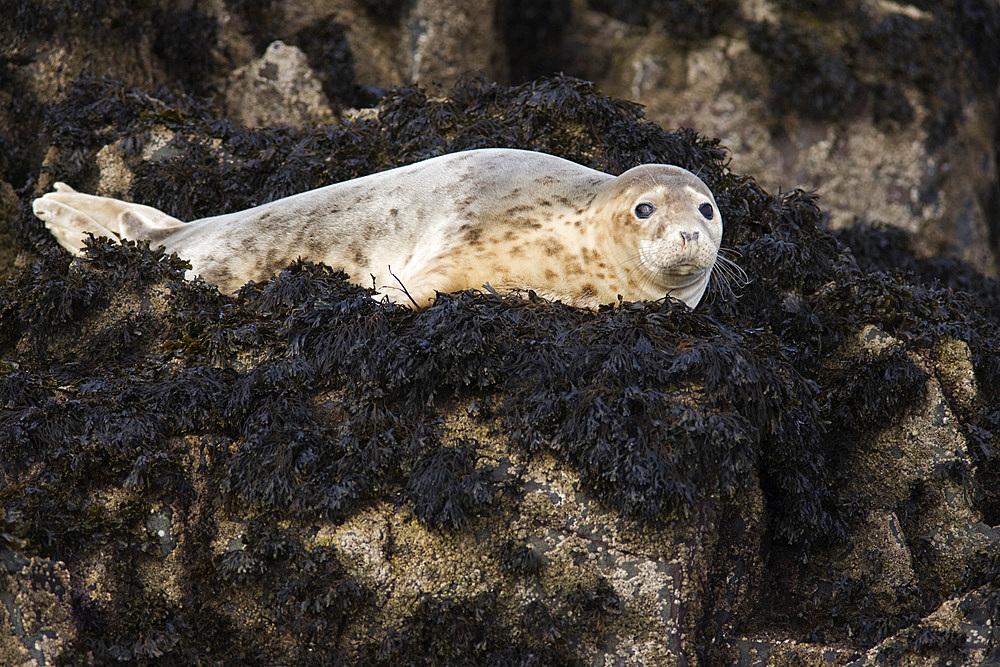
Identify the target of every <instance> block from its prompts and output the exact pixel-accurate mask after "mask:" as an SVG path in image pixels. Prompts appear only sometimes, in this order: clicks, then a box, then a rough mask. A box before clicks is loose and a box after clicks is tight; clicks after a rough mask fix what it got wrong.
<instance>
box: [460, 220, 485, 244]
mask: <svg viewBox="0 0 1000 667" xmlns="http://www.w3.org/2000/svg"><path fill="white" fill-rule="evenodd" d="M462 230H465V234H463V235H462V239H463V240H464V241H465V242H466V243H468V244H469V245H479V244H480V243H481V241H480V237H481V236H482V235H483V230H482V228H480V227H471V228H470V225H462V226H461V227H459V231H462Z"/></svg>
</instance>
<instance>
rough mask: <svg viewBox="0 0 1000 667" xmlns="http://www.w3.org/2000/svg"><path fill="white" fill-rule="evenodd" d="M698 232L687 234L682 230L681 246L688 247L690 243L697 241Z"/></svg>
mask: <svg viewBox="0 0 1000 667" xmlns="http://www.w3.org/2000/svg"><path fill="white" fill-rule="evenodd" d="M697 240H698V232H696V231H695V232H685V231H684V230H681V245H687V243H688V241H697Z"/></svg>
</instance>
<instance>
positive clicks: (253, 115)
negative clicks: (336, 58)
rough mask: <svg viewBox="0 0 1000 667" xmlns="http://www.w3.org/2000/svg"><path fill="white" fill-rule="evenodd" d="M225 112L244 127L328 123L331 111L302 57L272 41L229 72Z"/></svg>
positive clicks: (321, 89) (296, 50) (290, 47)
mask: <svg viewBox="0 0 1000 667" xmlns="http://www.w3.org/2000/svg"><path fill="white" fill-rule="evenodd" d="M226 112H227V113H228V115H229V117H230V118H232V119H233V120H235V121H238V122H241V123H243V124H244V125H246V126H247V127H264V126H279V125H311V124H322V123H332V122H333V121H334V119H335V118H334V115H333V111H332V110H331V109H330V105H329V102H327V100H326V96H325V95H324V94H323V88H322V86H321V85H320V83H319V80H317V79H316V77H315V75H314V74H313V73H312V70H311V69H309V64H308V62H307V61H306V56H305V54H304V53H302V51H300V50H299V49H297V48H295V47H294V46H286V45H285V44H284V43H283V42H280V41H279V42H273V43H272V44H271V45H270V46H268V47H267V51H266V52H265V53H264V55H263V56H262V57H261V58H260V59H259V60H256V61H254V62H252V63H250V64H248V65H246V66H244V67H241V68H239V69H237V70H236V71H234V72H233V74H232V75H231V76H230V78H229V85H228V87H227V93H226Z"/></svg>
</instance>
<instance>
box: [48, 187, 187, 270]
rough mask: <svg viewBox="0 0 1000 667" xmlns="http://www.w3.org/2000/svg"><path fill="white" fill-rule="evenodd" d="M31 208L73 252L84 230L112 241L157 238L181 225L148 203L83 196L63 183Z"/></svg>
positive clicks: (63, 244)
mask: <svg viewBox="0 0 1000 667" xmlns="http://www.w3.org/2000/svg"><path fill="white" fill-rule="evenodd" d="M32 210H34V212H35V215H36V216H37V217H38V218H40V219H41V220H43V221H44V222H45V227H46V228H47V229H48V230H49V231H50V232H52V235H53V236H54V237H55V238H56V240H57V241H58V242H59V245H61V246H62V247H64V248H66V249H67V250H69V251H70V252H71V253H73V254H80V251H81V250H83V247H84V244H83V240H84V238H85V237H86V235H87V234H88V233H91V234H94V235H95V236H106V237H108V238H109V239H112V240H114V241H120V240H121V239H123V238H124V239H129V240H133V241H138V240H150V241H157V240H160V239H162V238H163V237H164V236H166V233H168V232H169V231H172V230H174V229H177V228H178V227H181V226H183V225H184V223H183V222H181V221H180V220H178V219H177V218H174V217H171V216H169V215H167V214H166V213H163V212H162V211H158V210H157V209H155V208H152V207H150V206H143V205H141V204H132V203H129V202H124V201H120V200H118V199H112V198H110V197H97V196H95V195H85V194H82V193H80V192H77V191H76V190H74V189H73V188H71V187H69V186H68V185H66V184H65V183H56V184H55V192H50V193H48V194H47V195H44V196H42V197H39V198H38V199H36V200H35V201H34V202H33V203H32Z"/></svg>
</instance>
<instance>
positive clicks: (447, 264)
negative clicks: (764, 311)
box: [33, 148, 722, 308]
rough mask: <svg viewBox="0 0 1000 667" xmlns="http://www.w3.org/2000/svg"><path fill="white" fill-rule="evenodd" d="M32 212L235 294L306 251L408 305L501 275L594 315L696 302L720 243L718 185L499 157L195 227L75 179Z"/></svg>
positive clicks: (375, 179) (405, 172)
mask: <svg viewBox="0 0 1000 667" xmlns="http://www.w3.org/2000/svg"><path fill="white" fill-rule="evenodd" d="M639 204H648V205H649V206H650V207H652V212H651V213H650V214H649V215H648V216H644V215H641V214H644V213H646V212H647V211H648V210H649V209H648V208H646V207H643V208H637V207H638V206H639ZM705 205H709V206H710V207H711V208H710V209H708V208H705ZM699 207H703V208H702V209H701V210H700V209H699ZM33 208H34V211H35V215H37V216H38V217H39V218H41V219H42V220H44V221H45V224H46V227H48V228H49V230H51V231H52V233H53V235H54V236H55V237H56V239H57V240H58V241H59V243H60V244H62V245H63V246H64V247H66V248H67V249H68V250H70V251H71V252H74V253H78V252H79V251H80V250H81V249H82V247H83V238H84V235H85V234H86V233H87V232H92V233H95V234H97V235H103V236H108V237H110V238H126V239H132V240H137V239H145V240H149V241H150V242H151V243H152V244H153V245H154V246H157V245H160V246H163V247H164V248H165V249H166V250H167V251H170V252H176V253H177V254H178V255H180V256H181V257H184V258H185V259H187V260H189V261H190V262H191V265H192V267H193V269H192V273H193V274H197V275H201V276H203V277H204V278H205V279H206V280H209V281H211V282H213V283H215V284H217V285H218V286H219V287H220V288H221V289H223V290H226V291H234V290H236V289H238V288H239V287H240V286H241V285H243V284H245V283H246V282H247V281H249V280H261V279H263V278H266V277H268V276H270V275H273V274H274V273H276V272H277V271H279V270H280V269H282V268H283V267H284V266H287V265H288V264H290V263H291V262H293V261H294V260H295V259H296V258H298V257H301V258H303V259H309V260H312V261H316V262H323V263H325V264H328V265H329V266H331V267H333V268H339V269H344V270H345V271H347V272H348V273H349V274H351V275H352V276H354V278H355V279H356V280H357V281H358V282H360V283H363V284H368V285H370V284H371V282H370V281H371V276H374V277H375V285H376V286H377V287H378V288H379V289H380V290H382V291H383V292H384V293H385V294H386V295H388V297H389V298H390V299H391V300H393V301H396V302H398V303H409V297H408V296H407V295H406V292H408V293H409V295H410V296H412V297H413V298H414V299H415V300H416V302H417V304H418V305H420V306H425V305H427V304H428V303H429V301H430V300H431V299H432V298H433V297H434V294H435V292H438V291H440V292H450V291H456V290H462V289H467V288H478V287H480V286H482V285H483V284H485V283H487V282H488V283H490V285H492V286H493V287H494V288H497V289H504V288H506V289H532V290H534V291H535V292H536V293H537V294H539V295H540V296H543V297H547V298H550V299H561V300H563V301H566V302H569V303H571V304H573V305H577V306H582V307H590V308H595V307H597V306H599V305H601V304H603V303H609V302H613V301H615V300H616V299H617V297H618V296H619V295H621V296H622V297H623V298H624V299H626V300H642V299H659V298H662V297H663V296H664V295H666V294H670V295H671V296H674V297H676V298H678V299H681V300H682V301H685V302H686V303H687V304H688V305H689V306H691V307H694V306H695V305H697V304H698V302H699V301H700V300H701V297H702V295H703V294H704V292H705V288H706V287H707V285H708V279H709V276H710V274H711V271H712V268H713V266H714V265H715V261H716V256H717V252H718V248H719V241H720V240H721V237H722V217H721V214H720V213H719V210H718V206H717V205H716V203H715V199H714V197H713V196H712V193H711V191H709V189H708V188H707V187H706V186H705V184H704V183H703V182H702V181H701V180H700V179H698V178H697V177H696V176H695V175H694V174H692V173H691V172H689V171H686V170H684V169H681V168H680V167H674V166H670V165H658V164H649V165H640V166H638V167H635V168H633V169H630V170H629V171H627V172H625V173H624V174H622V175H621V176H618V177H615V176H611V175H608V174H605V173H602V172H599V171H595V170H593V169H589V168H587V167H583V166H581V165H578V164H576V163H573V162H569V161H567V160H563V159H561V158H558V157H554V156H552V155H546V154H544V153H535V152H531V151H522V150H513V149H499V148H489V149H481V150H473V151H466V152H460V153H451V154H448V155H442V156H440V157H436V158H432V159H430V160H426V161H424V162H418V163H416V164H412V165H408V166H405V167H399V168H397V169H391V170H389V171H385V172H382V173H378V174H373V175H371V176H365V177H362V178H357V179H354V180H351V181H346V182H343V183H335V184H333V185H329V186H326V187H323V188H318V189H316V190H310V191H309V192H304V193H301V194H298V195H293V196H291V197H286V198H284V199H279V200H277V201H273V202H270V203H268V204H264V205H262V206H257V207H255V208H251V209H248V210H245V211H238V212H234V213H227V214H224V215H219V216H214V217H210V218H202V219H200V220H195V221H193V222H189V223H184V222H181V221H180V220H177V219H176V218H172V217H170V216H168V215H166V214H164V213H162V212H160V211H157V210H156V209H153V208H150V207H148V206H142V205H139V204H130V203H127V202H122V201H118V200H115V199H110V198H107V197H97V196H93V195H85V194H81V193H78V192H76V191H74V190H73V189H72V188H70V187H69V186H66V185H64V184H62V183H57V184H56V190H55V192H51V193H49V194H47V195H45V196H43V197H40V198H39V199H36V200H35V202H34V205H33ZM707 210H711V212H712V215H711V216H710V217H706V215H705V213H704V211H707ZM404 286H405V288H406V289H405V292H404V290H403V289H402V288H403V287H404Z"/></svg>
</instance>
